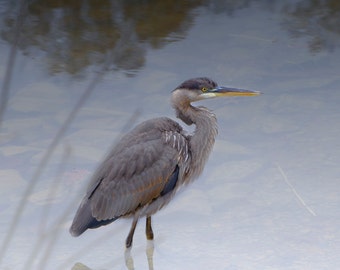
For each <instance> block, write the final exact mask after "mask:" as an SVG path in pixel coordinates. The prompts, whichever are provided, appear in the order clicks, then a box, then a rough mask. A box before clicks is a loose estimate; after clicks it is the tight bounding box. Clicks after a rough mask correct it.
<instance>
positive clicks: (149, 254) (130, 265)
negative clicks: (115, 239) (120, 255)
mask: <svg viewBox="0 0 340 270" xmlns="http://www.w3.org/2000/svg"><path fill="white" fill-rule="evenodd" d="M153 252H154V241H153V240H147V245H146V258H147V260H148V266H149V268H148V269H149V270H153V269H154V268H153ZM124 255H125V265H126V267H127V269H128V270H134V269H135V266H134V262H133V257H132V255H131V248H127V249H126V250H125V254H124Z"/></svg>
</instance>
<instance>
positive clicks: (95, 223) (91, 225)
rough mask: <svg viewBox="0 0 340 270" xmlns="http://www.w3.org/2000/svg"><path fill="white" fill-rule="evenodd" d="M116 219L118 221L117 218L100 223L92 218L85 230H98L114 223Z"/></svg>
mask: <svg viewBox="0 0 340 270" xmlns="http://www.w3.org/2000/svg"><path fill="white" fill-rule="evenodd" d="M116 219H118V217H115V218H111V219H107V220H100V221H99V220H96V219H95V218H92V220H91V221H89V223H88V225H87V228H89V229H95V228H98V227H100V226H104V225H107V224H110V223H112V222H114V221H115V220H116Z"/></svg>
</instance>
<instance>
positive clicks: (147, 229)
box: [145, 216, 153, 240]
mask: <svg viewBox="0 0 340 270" xmlns="http://www.w3.org/2000/svg"><path fill="white" fill-rule="evenodd" d="M145 233H146V239H148V240H153V231H152V227H151V216H148V217H146V225H145Z"/></svg>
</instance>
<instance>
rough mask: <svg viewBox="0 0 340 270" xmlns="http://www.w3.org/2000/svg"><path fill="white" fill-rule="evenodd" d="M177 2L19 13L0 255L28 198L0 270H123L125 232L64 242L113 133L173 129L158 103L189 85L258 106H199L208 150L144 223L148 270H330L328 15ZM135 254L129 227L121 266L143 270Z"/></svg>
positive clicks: (332, 178)
mask: <svg viewBox="0 0 340 270" xmlns="http://www.w3.org/2000/svg"><path fill="white" fill-rule="evenodd" d="M9 2H10V1H9ZM181 3H183V2H181ZM186 3H187V5H185V6H184V5H183V6H181V4H177V5H175V3H172V4H171V5H170V4H169V6H167V4H166V2H165V1H164V2H163V5H162V4H157V2H152V1H149V2H148V1H147V2H145V3H144V4H143V5H140V6H139V5H136V4H135V3H127V2H124V3H123V2H122V1H111V2H110V1H101V2H100V3H99V4H96V5H93V4H92V2H91V1H90V2H87V4H86V5H85V4H84V6H76V4H74V3H73V2H70V3H69V4H65V3H64V4H60V5H59V6H58V5H53V4H50V3H49V2H48V1H45V4H43V3H42V2H40V1H36V2H34V4H30V5H29V6H28V13H27V14H26V15H25V16H26V17H25V18H26V21H25V23H24V26H23V27H22V29H23V30H22V35H21V36H22V37H24V38H22V40H21V41H20V46H19V47H18V51H17V57H16V59H15V60H16V61H15V65H14V69H13V75H12V79H11V85H10V92H9V99H8V103H7V107H6V110H5V114H4V115H3V121H2V123H1V127H0V128H1V129H0V178H1V181H0V186H1V189H0V194H1V196H0V213H1V217H2V218H1V221H0V225H1V226H0V228H1V229H0V243H1V244H2V243H4V241H5V239H6V236H7V235H8V233H9V231H10V228H11V227H13V217H14V215H15V213H16V211H17V210H18V205H19V204H20V201H21V200H22V196H23V194H24V192H25V190H27V189H26V188H27V185H31V186H32V185H33V184H34V185H35V186H34V188H33V190H32V192H31V193H30V194H29V196H28V198H27V200H25V208H24V209H23V212H22V214H20V219H19V220H17V221H16V222H15V224H16V228H15V231H14V234H13V237H11V238H10V242H9V244H8V245H7V246H6V248H5V251H4V252H3V253H2V258H1V259H2V260H1V265H0V268H1V269H29V268H31V269H72V268H73V267H74V268H73V269H86V267H88V268H90V269H93V270H97V269H98V270H99V269H126V265H125V255H126V254H125V248H124V241H125V237H126V235H127V233H128V230H129V226H130V220H118V221H116V222H115V223H113V224H111V225H110V226H106V227H103V228H100V229H97V230H91V231H88V232H86V233H84V235H82V236H81V237H79V238H73V237H71V236H70V235H69V233H68V227H69V226H70V223H71V220H72V218H73V214H74V212H75V211H76V208H77V206H78V204H79V200H80V198H81V196H82V192H83V191H84V189H85V187H86V183H87V180H88V178H89V177H90V176H91V173H92V172H93V171H94V169H95V168H96V166H97V164H98V163H99V162H100V160H101V159H102V158H103V156H104V155H105V153H106V152H107V149H108V148H109V147H110V145H112V144H113V143H115V141H116V139H117V138H118V137H119V136H120V134H121V132H122V131H124V130H127V129H130V128H131V127H132V126H133V125H135V124H136V123H138V122H141V121H142V120H144V119H148V118H152V117H155V116H159V115H164V116H170V117H172V118H174V115H173V111H172V109H171V108H170V105H169V93H170V91H171V90H172V89H174V88H175V87H176V86H177V85H178V84H180V83H181V82H182V81H183V80H185V79H188V78H191V77H197V76H208V77H212V78H213V79H215V80H216V81H217V82H218V83H219V84H221V85H227V86H233V87H240V88H246V89H254V90H259V91H261V92H263V95H261V96H260V97H252V98H241V97H240V98H232V99H220V100H210V101H206V102H204V103H203V102H202V103H200V105H201V104H203V105H205V106H207V107H209V108H211V109H213V110H214V112H215V114H216V115H217V118H218V121H219V135H218V139H217V142H216V145H215V147H214V151H213V153H212V154H211V157H210V159H209V161H208V163H207V165H206V167H205V170H204V173H203V174H202V176H201V177H200V178H199V179H198V180H197V181H196V182H194V183H193V184H192V185H190V186H189V187H187V188H186V189H185V190H182V191H181V192H180V193H179V194H178V196H176V198H175V199H174V200H173V201H172V202H171V203H170V204H169V205H168V206H167V207H166V208H165V209H163V210H162V211H160V212H159V213H157V215H155V216H154V219H153V220H154V221H153V223H154V225H153V226H154V232H155V240H154V253H153V256H152V257H153V267H154V269H228V270H229V269H230V270H236V269H338V268H339V267H340V259H339V256H338V254H339V252H340V242H339V239H340V231H339V228H340V226H339V225H340V218H339V211H338V205H339V192H340V169H339V166H338V164H339V162H340V143H339V139H338V136H339V134H340V125H339V124H338V122H339V119H340V109H339V103H340V91H339V82H340V79H339V78H340V77H339V70H340V51H339V44H340V43H339V31H338V29H340V28H339V26H340V25H339V20H338V18H339V9H340V7H339V6H337V5H336V4H335V5H332V1H324V2H323V4H315V3H313V4H312V1H290V2H286V3H282V1H281V2H280V1H271V2H270V3H269V2H267V1H237V2H233V1H206V2H205V1H192V2H191V1H188V2H186ZM189 3H190V4H189ZM12 8H13V7H11V6H10V3H7V2H6V1H4V2H3V4H2V6H1V8H0V11H1V12H2V17H3V20H2V22H1V25H2V27H1V28H2V29H3V30H2V31H1V38H2V39H1V43H0V59H1V63H3V64H1V66H0V72H1V74H0V79H1V81H4V79H5V71H6V70H8V66H6V63H7V60H8V56H9V51H10V46H11V44H12V43H11V42H10V41H11V38H10V34H9V33H11V31H10V30H11V27H12V25H13V22H12V21H13V18H14V19H15V15H14V12H13V11H12ZM142 18H144V19H142ZM145 18H147V19H146V20H145ZM38 22H40V23H38ZM102 70H105V72H104V73H103V75H102V77H100V78H99V80H98V83H97V84H96V85H95V88H94V90H93V91H92V93H91V95H90V97H89V98H88V99H87V100H86V101H85V103H84V104H83V105H82V106H81V109H80V110H79V111H78V113H77V115H76V117H75V119H74V120H73V121H72V123H71V124H70V125H69V126H68V128H67V130H66V132H65V134H63V136H62V138H61V140H60V142H59V143H58V145H57V147H56V148H55V151H53V153H52V155H51V157H50V158H49V159H48V160H47V161H48V162H47V164H46V165H45V166H44V167H43V168H42V171H41V173H38V174H37V170H39V167H40V166H41V164H42V160H44V159H46V153H47V149H48V147H49V146H50V145H51V144H52V143H53V140H54V138H55V136H56V134H58V131H59V130H60V128H61V126H62V124H63V123H64V122H65V120H66V119H67V117H68V115H69V113H70V112H71V110H72V108H74V106H75V105H76V103H77V100H78V99H79V98H80V96H81V95H82V94H83V93H84V91H85V90H86V89H87V87H88V86H89V85H90V83H91V82H93V79H94V78H95V77H96V76H97V75H98V74H102ZM183 125H184V124H183ZM188 129H189V130H192V128H188ZM37 175H38V176H39V177H38V178H37V177H36V176H37ZM35 181H36V182H35ZM51 187H52V188H51ZM39 238H41V241H40V242H37V240H38V239H39ZM149 245H150V243H149V244H148V243H147V241H146V239H145V234H144V220H141V221H140V224H139V226H138V227H137V230H136V233H135V238H134V246H133V249H132V251H131V254H130V255H131V257H132V258H133V262H134V267H135V269H148V260H147V255H146V252H147V250H148V249H147V247H148V246H149ZM34 247H37V249H36V250H37V252H34V251H35V249H34ZM2 249H3V250H4V245H3V244H2ZM48 252H50V253H48ZM81 265H83V266H81ZM85 266H86V267H85ZM77 267H78V268H77Z"/></svg>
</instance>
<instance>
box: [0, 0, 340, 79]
mask: <svg viewBox="0 0 340 270" xmlns="http://www.w3.org/2000/svg"><path fill="white" fill-rule="evenodd" d="M6 3H7V5H6ZM10 3H12V1H6V2H5V3H4V7H3V8H2V10H3V12H2V17H3V22H2V30H1V38H2V39H4V40H6V41H7V42H9V43H13V42H14V33H15V32H13V27H14V25H15V21H16V11H15V10H13V5H12V4H10ZM253 3H256V4H257V5H260V6H261V9H263V10H276V11H277V12H279V13H282V15H283V23H282V26H283V27H284V28H285V29H287V31H289V32H290V33H291V35H292V36H294V37H303V36H307V37H308V38H310V41H309V48H310V50H311V51H312V52H318V51H321V50H324V49H328V50H329V49H335V48H336V47H337V46H338V43H339V42H338V40H339V35H340V30H339V29H340V19H339V18H340V16H339V11H340V4H339V2H338V1H334V0H328V1H310V0H304V1H299V2H297V3H296V1H293V2H292V3H289V2H285V3H283V2H282V1H278V0H276V1H271V3H270V4H269V3H268V1H255V0H243V1H220V0H192V1H185V2H183V1H180V0H175V1H157V0H149V1H117V0H111V1H110V0H101V1H94V0H88V1H76V0H73V1H57V2H56V1H54V0H47V1H43V0H36V1H29V3H28V6H27V12H26V16H25V19H24V24H23V27H22V30H21V32H20V37H21V38H20V42H19V47H20V49H21V50H22V51H23V52H24V53H26V54H28V55H31V56H33V57H36V56H37V55H40V56H41V57H43V58H45V59H46V61H44V62H45V63H46V64H47V66H48V71H49V72H50V74H57V73H60V72H66V73H68V74H71V75H79V74H82V73H83V72H84V71H86V70H88V69H89V68H91V67H92V66H93V65H94V66H96V65H102V64H103V63H105V61H106V59H107V56H108V54H113V61H112V69H114V70H123V71H124V72H125V73H126V74H127V75H135V74H136V72H137V71H138V70H140V69H141V68H142V67H143V66H144V65H145V61H146V59H145V57H146V50H147V49H148V48H153V49H159V48H162V47H163V46H164V45H166V44H168V43H170V42H173V41H178V40H181V39H183V38H184V37H185V36H186V33H187V32H188V30H189V29H190V27H191V26H192V25H193V20H194V16H195V15H196V14H197V13H195V12H193V11H194V10H195V9H196V8H198V7H201V6H206V7H208V8H209V9H210V10H211V11H212V12H214V13H216V14H220V13H225V14H227V15H228V16H233V15H235V12H236V11H237V10H240V9H245V8H247V7H249V6H250V5H251V4H253ZM37 49H38V51H37Z"/></svg>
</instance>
